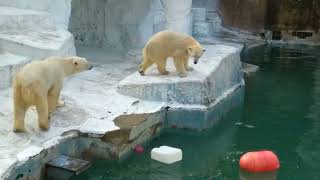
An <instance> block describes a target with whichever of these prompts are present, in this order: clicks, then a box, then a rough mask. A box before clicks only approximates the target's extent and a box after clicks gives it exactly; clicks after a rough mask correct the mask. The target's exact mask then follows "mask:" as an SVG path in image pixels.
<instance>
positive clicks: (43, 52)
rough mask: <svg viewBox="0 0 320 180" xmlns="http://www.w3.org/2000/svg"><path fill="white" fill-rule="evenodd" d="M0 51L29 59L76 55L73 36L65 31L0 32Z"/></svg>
mask: <svg viewBox="0 0 320 180" xmlns="http://www.w3.org/2000/svg"><path fill="white" fill-rule="evenodd" d="M0 49H2V50H3V51H8V52H11V53H17V54H21V55H24V56H28V57H30V58H31V59H41V58H45V57H48V56H52V55H56V56H59V55H75V54H76V50H75V47H74V42H73V35H72V34H71V33H70V32H69V31H65V30H57V31H41V32H37V31H32V32H30V31H25V32H12V31H10V32H0Z"/></svg>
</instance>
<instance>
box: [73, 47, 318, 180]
mask: <svg viewBox="0 0 320 180" xmlns="http://www.w3.org/2000/svg"><path fill="white" fill-rule="evenodd" d="M243 60H244V61H247V62H250V63H252V64H256V65H259V66H260V71H259V72H257V73H256V74H255V75H254V76H251V77H249V78H247V79H246V87H245V98H244V99H245V100H244V104H243V105H241V106H239V107H236V108H235V109H233V110H232V111H231V112H230V113H228V114H227V116H226V117H225V118H224V119H223V120H222V121H221V123H220V124H219V125H218V126H217V127H214V128H212V129H210V130H208V131H205V132H201V133H196V132H188V131H179V130H178V131H176V130H169V131H167V132H165V133H163V134H162V135H161V136H160V137H159V138H157V139H156V140H154V141H153V142H151V144H150V145H149V146H148V147H146V149H145V153H144V154H142V155H141V154H133V155H132V156H131V157H130V158H129V159H127V160H125V161H124V162H119V163H115V162H106V161H98V162H96V163H95V164H94V165H93V167H92V168H90V169H89V170H87V171H86V172H84V173H83V174H81V175H80V176H78V177H75V178H73V179H75V180H82V179H88V180H109V179H112V180H180V179H183V180H193V179H194V180H209V179H217V180H220V179H221V180H229V179H230V180H233V179H235V180H236V179H241V178H242V179H250V178H251V179H254V177H251V176H252V175H251V176H250V174H244V173H241V172H240V171H239V165H238V161H239V158H240V156H241V155H242V154H243V153H245V152H247V151H253V150H261V149H269V150H272V151H274V152H275V153H276V154H277V155H278V157H279V160H280V163H281V167H280V169H279V171H278V172H277V173H273V174H266V175H260V177H258V178H256V179H263V178H267V179H275V178H276V179H279V180H318V179H320V48H319V47H314V48H311V47H300V48H289V47H286V48H281V47H258V48H255V49H252V50H250V51H249V52H248V53H246V54H245V57H244V58H243ZM160 145H169V146H173V147H178V148H181V149H182V150H183V160H182V161H181V162H178V163H175V164H172V165H165V164H161V163H158V162H156V161H153V160H151V159H150V150H151V148H153V147H158V146H160ZM256 176H257V175H256ZM240 177H241V178H240Z"/></svg>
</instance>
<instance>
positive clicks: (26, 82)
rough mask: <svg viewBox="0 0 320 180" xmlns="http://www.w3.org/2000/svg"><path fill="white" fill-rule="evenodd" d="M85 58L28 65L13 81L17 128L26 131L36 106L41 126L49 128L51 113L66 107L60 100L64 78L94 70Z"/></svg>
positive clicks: (15, 125) (67, 58) (47, 60)
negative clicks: (28, 114)
mask: <svg viewBox="0 0 320 180" xmlns="http://www.w3.org/2000/svg"><path fill="white" fill-rule="evenodd" d="M92 67H93V66H91V65H89V63H88V61H87V60H86V59H85V58H82V57H77V56H71V57H50V58H47V59H45V60H43V61H33V62H31V63H29V64H27V65H25V66H24V67H23V68H22V69H21V70H20V71H19V72H18V73H17V74H16V76H15V78H14V80H13V101H14V102H13V104H14V128H13V130H14V131H15V132H22V131H24V130H25V129H24V128H25V127H24V119H25V114H26V111H27V110H28V108H29V107H30V106H33V105H34V106H36V109H37V113H38V125H39V127H40V128H41V129H43V130H47V129H48V128H49V113H50V112H53V111H54V110H55V109H56V108H57V107H61V106H64V102H63V101H61V100H60V99H59V97H60V92H61V89H62V86H63V80H64V78H65V77H67V76H69V75H72V74H75V73H79V72H82V71H85V70H90V69H92Z"/></svg>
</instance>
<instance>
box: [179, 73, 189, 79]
mask: <svg viewBox="0 0 320 180" xmlns="http://www.w3.org/2000/svg"><path fill="white" fill-rule="evenodd" d="M179 77H181V78H184V77H187V73H179Z"/></svg>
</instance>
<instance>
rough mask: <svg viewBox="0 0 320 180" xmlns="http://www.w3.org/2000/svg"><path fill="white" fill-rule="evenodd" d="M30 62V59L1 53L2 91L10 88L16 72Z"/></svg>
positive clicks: (0, 83) (0, 85) (0, 73)
mask: <svg viewBox="0 0 320 180" xmlns="http://www.w3.org/2000/svg"><path fill="white" fill-rule="evenodd" d="M28 62H30V59H29V58H27V57H24V56H20V55H14V54H10V53H0V77H1V81H0V90H1V89H6V88H9V87H10V86H11V85H12V78H13V76H14V75H15V73H16V71H17V70H18V69H19V68H20V67H22V66H23V65H25V64H27V63H28Z"/></svg>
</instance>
